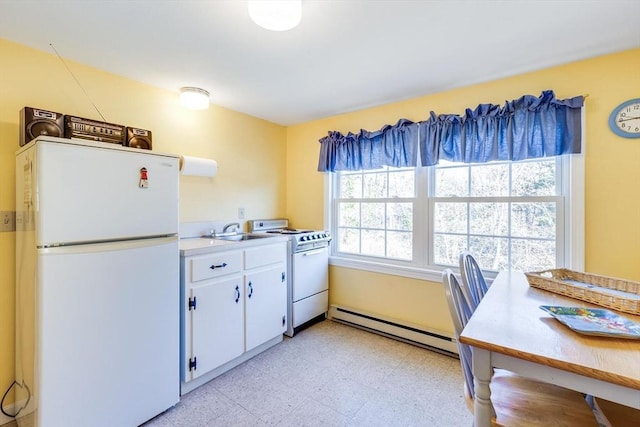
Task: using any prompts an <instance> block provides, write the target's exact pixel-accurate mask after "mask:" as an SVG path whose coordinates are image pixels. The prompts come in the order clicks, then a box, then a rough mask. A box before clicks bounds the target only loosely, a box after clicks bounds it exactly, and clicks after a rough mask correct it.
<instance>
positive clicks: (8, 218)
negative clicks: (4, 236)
mask: <svg viewBox="0 0 640 427" xmlns="http://www.w3.org/2000/svg"><path fill="white" fill-rule="evenodd" d="M0 231H16V213H15V212H13V211H0Z"/></svg>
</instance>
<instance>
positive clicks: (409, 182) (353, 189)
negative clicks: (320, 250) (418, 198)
mask: <svg viewBox="0 0 640 427" xmlns="http://www.w3.org/2000/svg"><path fill="white" fill-rule="evenodd" d="M336 178H337V180H338V194H339V197H338V198H337V199H336V201H335V206H336V215H337V219H338V221H337V224H336V225H337V226H336V230H334V235H336V236H337V237H338V238H337V239H336V240H337V246H338V247H337V252H342V253H345V254H358V255H366V256H372V257H382V258H388V259H396V260H406V261H411V259H412V257H413V251H412V247H413V212H414V210H415V208H414V203H415V173H414V169H413V168H410V169H392V168H385V169H383V170H380V171H366V172H342V173H340V174H337V176H336Z"/></svg>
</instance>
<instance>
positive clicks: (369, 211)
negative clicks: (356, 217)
mask: <svg viewBox="0 0 640 427" xmlns="http://www.w3.org/2000/svg"><path fill="white" fill-rule="evenodd" d="M384 205H385V204H384V203H362V227H363V228H380V229H384V223H385V221H384Z"/></svg>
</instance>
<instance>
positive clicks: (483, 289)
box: [460, 251, 489, 310]
mask: <svg viewBox="0 0 640 427" xmlns="http://www.w3.org/2000/svg"><path fill="white" fill-rule="evenodd" d="M460 275H461V276H462V284H463V286H464V287H465V290H466V293H467V294H468V298H469V303H470V304H472V308H473V310H475V308H476V307H477V306H478V304H480V300H482V298H483V297H484V295H485V294H486V293H487V290H488V289H489V286H487V281H486V280H485V279H484V275H483V274H482V270H481V269H480V266H479V265H478V262H477V261H476V259H475V258H474V257H473V255H471V252H467V251H465V252H462V253H461V254H460Z"/></svg>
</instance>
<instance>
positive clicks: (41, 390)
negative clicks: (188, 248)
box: [14, 137, 180, 427]
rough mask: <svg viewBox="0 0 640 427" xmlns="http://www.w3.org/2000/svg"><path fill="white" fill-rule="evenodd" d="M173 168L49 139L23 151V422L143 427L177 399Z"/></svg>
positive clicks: (146, 156)
mask: <svg viewBox="0 0 640 427" xmlns="http://www.w3.org/2000/svg"><path fill="white" fill-rule="evenodd" d="M178 162H179V158H178V157H177V156H174V155H169V154H160V153H156V152H151V151H145V150H138V149H131V148H127V147H121V146H119V145H114V144H108V143H99V142H90V141H87V142H85V141H76V140H70V139H63V138H54V137H39V138H37V139H36V140H34V141H32V142H31V143H29V144H27V145H25V146H24V147H22V148H21V149H20V150H18V151H17V153H16V228H17V230H16V378H15V380H16V382H15V384H14V393H15V404H14V409H15V411H17V410H20V413H19V415H18V418H17V420H18V425H20V426H22V425H28V426H34V427H76V426H78V427H86V426H91V427H101V426H104V427H113V426H118V427H127V426H137V425H139V424H142V423H144V422H145V421H147V420H149V419H150V418H152V417H154V416H155V415H157V414H159V413H161V412H163V411H164V410H166V409H168V408H170V407H171V406H173V405H175V404H176V403H177V402H178V400H179V385H180V374H179V350H180V343H179V325H180V320H179V296H180V280H179V249H178V237H177V233H178V182H179V175H178V174H179V171H178V169H179V167H178ZM15 411H14V412H15Z"/></svg>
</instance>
